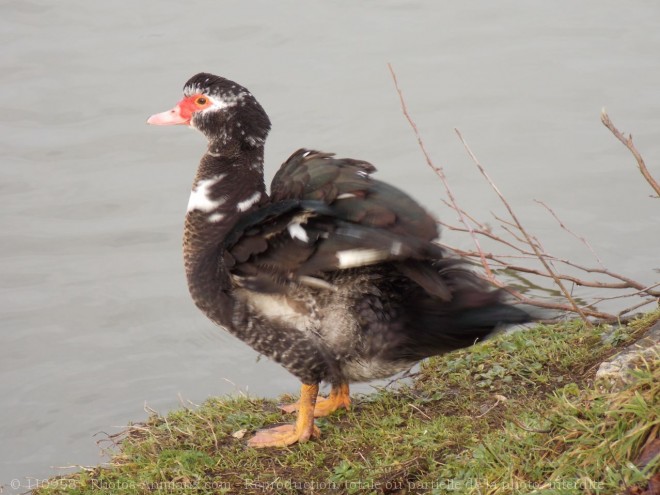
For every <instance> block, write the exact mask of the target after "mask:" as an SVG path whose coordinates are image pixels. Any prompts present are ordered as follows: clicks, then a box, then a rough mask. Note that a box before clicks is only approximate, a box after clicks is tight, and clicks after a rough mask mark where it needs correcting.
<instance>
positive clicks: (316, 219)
mask: <svg viewBox="0 0 660 495" xmlns="http://www.w3.org/2000/svg"><path fill="white" fill-rule="evenodd" d="M374 171H375V168H374V167H373V165H371V164H369V163H367V162H363V161H358V160H351V159H336V158H333V155H331V154H328V153H320V152H316V151H308V150H299V151H297V152H296V153H294V154H293V155H292V156H291V157H290V158H289V159H288V160H287V161H286V162H285V163H284V165H282V167H281V169H280V170H279V171H278V172H277V174H276V175H275V177H274V178H273V182H272V185H271V203H270V204H268V205H266V206H264V207H262V208H260V209H258V210H256V211H254V212H251V213H249V214H247V215H245V216H243V217H242V218H241V219H240V220H239V221H238V222H237V224H236V226H235V227H234V229H233V230H232V231H231V232H230V233H229V235H228V236H227V238H226V241H225V246H224V247H225V249H226V255H225V263H226V264H227V266H228V268H230V269H231V271H232V273H233V274H234V275H236V276H237V277H239V280H241V283H242V284H243V285H244V286H246V287H249V288H251V289H253V290H260V291H264V292H269V291H274V290H277V287H278V286H280V285H281V284H283V283H288V282H291V281H295V280H297V279H299V277H301V276H307V275H311V276H321V277H322V274H323V273H324V272H328V271H333V270H338V269H346V268H354V267H359V266H364V265H369V264H375V263H383V262H397V263H399V265H398V266H400V267H401V269H400V271H401V273H403V274H404V275H405V276H407V277H409V278H411V279H412V280H415V281H416V282H417V283H418V284H420V285H421V286H422V287H424V288H427V287H432V286H433V284H434V283H435V284H436V285H437V287H432V290H431V292H432V293H434V294H436V295H438V296H440V297H443V298H445V297H448V290H447V289H446V287H444V284H443V283H442V280H441V278H440V277H438V276H437V275H434V274H433V273H432V270H429V269H428V268H425V267H424V264H421V263H417V264H416V263H415V262H414V260H423V259H429V258H430V259H439V258H442V257H443V253H442V250H441V249H440V248H439V247H438V246H437V245H435V244H433V243H432V242H431V241H432V240H433V239H434V238H435V237H437V227H436V223H435V221H434V220H433V218H432V217H431V216H430V215H429V214H428V213H427V212H426V211H425V210H424V209H423V208H421V207H420V206H419V205H418V204H417V203H416V202H415V201H414V200H413V199H411V198H410V197H409V196H408V195H406V194H405V193H403V192H402V191H400V190H398V189H396V188H394V187H392V186H389V185H387V184H385V183H383V182H380V181H377V180H374V179H372V178H371V177H370V175H369V174H370V173H372V172H374Z"/></svg>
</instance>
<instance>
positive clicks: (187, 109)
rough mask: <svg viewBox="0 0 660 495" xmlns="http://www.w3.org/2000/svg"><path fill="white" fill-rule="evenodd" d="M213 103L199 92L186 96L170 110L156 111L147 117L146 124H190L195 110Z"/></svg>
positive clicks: (197, 110)
mask: <svg viewBox="0 0 660 495" xmlns="http://www.w3.org/2000/svg"><path fill="white" fill-rule="evenodd" d="M212 105H213V102H212V101H211V99H210V98H209V97H208V96H206V95H203V94H201V93H197V94H194V95H191V96H186V97H185V98H184V99H182V100H181V101H180V102H179V103H177V104H176V106H175V107H174V108H173V109H172V110H167V111H166V112H162V113H157V114H155V115H152V116H151V117H149V118H148V119H147V124H152V125H176V124H185V125H190V121H191V120H192V118H193V115H194V114H195V112H199V111H200V110H204V109H206V108H209V107H210V106H212Z"/></svg>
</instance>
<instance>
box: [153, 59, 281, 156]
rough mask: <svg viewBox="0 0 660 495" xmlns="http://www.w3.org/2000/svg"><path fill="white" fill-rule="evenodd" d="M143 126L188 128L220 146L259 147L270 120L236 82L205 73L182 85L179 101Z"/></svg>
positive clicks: (254, 100) (253, 98)
mask: <svg viewBox="0 0 660 495" xmlns="http://www.w3.org/2000/svg"><path fill="white" fill-rule="evenodd" d="M147 123H148V124H153V125H175V124H183V125H188V126H190V127H193V128H195V129H197V130H199V131H201V132H202V133H203V134H204V135H205V136H206V137H207V138H208V140H209V141H210V142H211V143H212V144H213V145H215V146H221V147H222V146H227V145H230V144H240V147H241V148H257V147H262V146H263V145H264V142H265V141H266V136H267V135H268V131H269V130H270V119H269V118H268V115H266V112H265V111H264V109H263V108H262V107H261V105H260V104H259V102H258V101H257V100H256V98H255V97H254V96H253V95H252V93H250V92H249V91H248V90H247V89H246V88H245V87H243V86H241V85H240V84H238V83H235V82H233V81H230V80H229V79H225V78H224V77H220V76H214V75H213V74H207V73H205V72H201V73H199V74H196V75H194V76H193V77H191V78H190V79H189V80H188V82H186V84H185V85H184V87H183V99H182V100H181V101H179V103H177V104H176V106H175V107H174V108H172V109H171V110H168V111H166V112H162V113H157V114H155V115H152V116H151V117H149V119H148V120H147Z"/></svg>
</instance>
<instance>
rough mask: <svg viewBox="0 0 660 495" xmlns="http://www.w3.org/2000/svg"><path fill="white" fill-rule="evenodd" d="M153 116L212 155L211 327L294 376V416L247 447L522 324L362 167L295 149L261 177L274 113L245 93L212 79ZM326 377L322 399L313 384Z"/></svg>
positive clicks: (191, 255) (410, 206)
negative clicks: (358, 389) (190, 132)
mask: <svg viewBox="0 0 660 495" xmlns="http://www.w3.org/2000/svg"><path fill="white" fill-rule="evenodd" d="M183 94H184V96H183V99H182V100H181V101H179V103H177V104H176V106H175V107H174V108H173V109H172V110H169V111H166V112H163V113H159V114H156V115H153V116H151V117H150V118H149V119H148V121H147V122H148V123H149V124H155V125H172V124H182V125H187V126H190V127H193V128H195V129H197V130H199V131H201V132H202V133H203V134H204V135H205V136H206V137H207V139H208V149H207V151H206V153H205V154H204V156H203V157H202V159H201V163H200V164H199V167H198V169H197V174H196V175H195V179H194V182H193V186H192V193H191V194H190V200H189V202H188V211H187V214H186V220H185V233H184V243H183V250H184V260H185V268H186V275H187V279H188V286H189V289H190V294H191V296H192V298H193V300H194V302H195V304H196V305H197V306H198V307H199V308H200V309H201V310H202V311H203V312H204V313H205V314H206V316H207V317H208V318H210V319H211V320H212V321H213V322H215V323H216V324H218V325H220V326H221V327H224V328H225V329H227V330H228V331H229V332H231V333H232V334H233V335H235V336H236V337H238V338H239V339H241V340H243V341H244V342H246V343H247V344H248V345H250V346H251V347H252V348H253V349H255V350H256V351H257V352H259V353H261V354H264V355H266V356H268V357H269V358H271V359H273V360H275V361H276V362H278V363H280V364H281V365H282V366H284V368H286V369H287V370H288V371H289V372H291V373H292V374H293V375H295V376H296V377H298V379H300V380H301V382H302V389H301V394H300V399H299V401H298V402H297V403H295V404H291V405H289V406H286V407H284V409H285V410H286V411H290V412H293V411H296V410H297V411H298V416H297V419H296V422H295V424H292V425H283V426H278V427H275V428H270V429H265V430H261V431H259V432H257V434H256V435H255V436H254V437H253V438H251V439H250V440H249V442H248V445H250V446H253V447H269V446H276V447H282V446H287V445H291V444H293V443H295V442H304V441H307V440H309V439H310V438H311V437H316V436H318V435H319V431H318V428H316V426H315V425H314V417H315V416H316V417H319V416H325V415H328V414H330V413H332V412H333V411H335V410H337V409H339V408H348V407H349V404H350V399H349V383H351V382H360V381H367V380H372V379H377V378H385V377H389V376H391V375H393V374H395V373H397V372H400V371H402V370H405V369H408V368H410V367H411V366H412V365H414V364H415V363H416V362H418V361H420V360H422V359H424V358H427V357H429V356H433V355H437V354H442V353H445V352H449V351H451V350H454V349H458V348H462V347H467V346H470V345H472V344H474V343H475V342H476V341H478V340H480V339H483V338H485V337H486V336H488V335H489V334H491V333H492V332H493V331H494V330H495V329H496V327H498V326H500V325H506V324H514V323H521V322H525V321H528V320H529V319H530V316H529V314H528V313H527V312H525V311H524V310H522V309H519V308H516V307H514V306H511V305H508V304H506V303H505V302H503V301H502V298H503V296H502V293H501V292H500V291H497V290H492V289H491V288H490V287H488V286H487V284H485V283H484V282H483V281H482V280H481V279H480V278H479V277H478V276H477V275H475V274H474V273H473V272H471V271H470V270H469V269H468V268H466V266H465V262H463V261H461V260H458V259H454V258H451V257H448V256H447V255H446V253H445V252H443V250H442V249H441V248H440V247H439V246H437V245H436V244H434V243H433V240H434V239H435V238H436V237H437V236H438V230H437V225H436V222H435V220H434V219H433V218H432V217H431V216H430V215H429V214H428V213H427V212H426V211H425V210H424V209H423V208H422V207H421V206H419V205H418V204H417V203H416V202H415V201H414V200H413V199H411V198H410V197H409V196H408V195H407V194H405V193H403V192H402V191H400V190H399V189H397V188H395V187H393V186H391V185H388V184H386V183H383V182H380V181H378V180H376V179H374V178H372V174H373V172H375V168H374V166H373V165H371V164H370V163H367V162H365V161H361V160H354V159H348V158H335V157H334V155H333V154H330V153H322V152H319V151H313V150H307V149H300V150H298V151H296V152H295V153H293V155H291V157H290V158H289V159H288V160H287V161H286V162H285V163H284V164H283V165H282V167H281V168H280V170H279V171H278V172H277V173H276V175H275V177H274V178H273V181H272V184H271V192H270V196H269V195H268V194H267V193H266V189H265V185H264V175H263V168H264V144H265V142H266V136H267V135H268V132H269V130H270V120H269V118H268V116H267V115H266V112H265V111H264V109H263V108H262V107H261V105H260V104H259V103H258V102H257V100H256V99H255V97H254V96H253V95H252V93H250V92H249V91H248V90H247V89H246V88H245V87H243V86H241V85H240V84H237V83H235V82H233V81H230V80H228V79H225V78H223V77H219V76H215V75H212V74H207V73H200V74H197V75H195V76H193V77H192V78H191V79H190V80H189V81H188V82H186V84H185V86H184V88H183ZM322 382H327V383H330V385H331V391H330V395H329V397H328V398H327V399H323V398H321V397H319V398H317V394H318V390H319V384H320V383H322Z"/></svg>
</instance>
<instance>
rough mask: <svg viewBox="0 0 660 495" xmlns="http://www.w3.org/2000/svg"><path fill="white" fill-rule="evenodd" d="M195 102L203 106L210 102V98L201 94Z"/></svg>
mask: <svg viewBox="0 0 660 495" xmlns="http://www.w3.org/2000/svg"><path fill="white" fill-rule="evenodd" d="M195 103H196V104H197V105H199V106H200V107H203V106H204V105H206V104H207V103H208V100H207V99H206V98H205V97H204V96H200V97H199V98H197V99H196V100H195Z"/></svg>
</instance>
